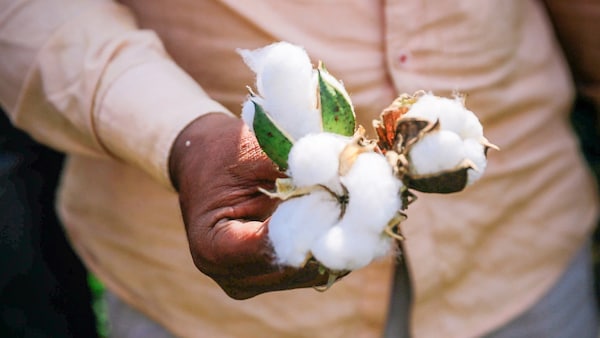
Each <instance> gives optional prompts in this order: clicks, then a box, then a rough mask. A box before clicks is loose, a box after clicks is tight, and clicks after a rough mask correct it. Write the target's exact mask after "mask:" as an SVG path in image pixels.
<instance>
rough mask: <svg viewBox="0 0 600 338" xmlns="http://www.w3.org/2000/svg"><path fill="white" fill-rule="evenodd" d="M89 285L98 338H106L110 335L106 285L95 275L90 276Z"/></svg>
mask: <svg viewBox="0 0 600 338" xmlns="http://www.w3.org/2000/svg"><path fill="white" fill-rule="evenodd" d="M88 285H89V287H90V291H91V292H92V310H93V311H94V315H95V316H96V327H97V330H98V337H100V338H106V337H108V333H109V324H108V314H107V312H106V301H105V299H104V291H105V288H104V284H102V282H101V281H100V280H99V279H98V278H96V276H94V275H93V274H91V273H90V274H88Z"/></svg>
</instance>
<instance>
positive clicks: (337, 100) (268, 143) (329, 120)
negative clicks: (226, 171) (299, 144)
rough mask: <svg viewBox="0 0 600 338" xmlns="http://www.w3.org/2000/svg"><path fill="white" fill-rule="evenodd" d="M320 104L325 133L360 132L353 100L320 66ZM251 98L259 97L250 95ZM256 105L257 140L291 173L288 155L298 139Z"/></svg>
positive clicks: (318, 71) (277, 162)
mask: <svg viewBox="0 0 600 338" xmlns="http://www.w3.org/2000/svg"><path fill="white" fill-rule="evenodd" d="M317 76H318V87H317V88H316V89H317V94H318V95H319V97H318V104H319V107H320V113H321V126H322V127H321V130H320V131H322V132H329V133H334V134H339V135H344V136H352V135H353V134H354V130H355V129H356V117H355V114H354V107H353V106H352V103H351V101H350V97H349V96H348V94H347V93H346V91H345V90H344V88H343V86H342V84H341V83H340V82H338V81H337V80H336V79H335V78H334V77H333V76H331V75H330V74H329V73H328V72H327V70H326V69H325V68H324V67H323V66H322V65H321V64H319V67H318V69H317ZM250 94H251V96H255V95H256V94H254V93H252V92H251V91H250ZM252 103H253V104H254V120H253V121H252V126H253V128H254V133H255V135H256V139H257V140H258V143H259V145H260V147H261V148H262V150H263V151H264V152H265V153H266V154H267V156H269V158H270V159H271V160H273V162H275V164H277V165H278V166H279V169H280V170H283V171H285V170H286V169H287V166H288V165H287V160H288V154H289V152H290V150H291V149H292V146H293V144H294V139H293V138H292V137H291V136H289V133H288V132H287V131H285V130H283V129H281V128H280V127H279V126H278V125H277V122H276V121H274V120H273V119H272V118H271V116H269V112H266V111H265V110H264V109H263V107H262V106H261V105H260V104H258V103H256V102H255V101H254V100H252Z"/></svg>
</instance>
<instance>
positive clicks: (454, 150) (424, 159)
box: [408, 130, 465, 175]
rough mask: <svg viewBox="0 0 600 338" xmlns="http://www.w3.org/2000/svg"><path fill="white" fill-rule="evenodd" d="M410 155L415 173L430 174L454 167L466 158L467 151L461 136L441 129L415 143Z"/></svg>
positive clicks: (412, 169)
mask: <svg viewBox="0 0 600 338" xmlns="http://www.w3.org/2000/svg"><path fill="white" fill-rule="evenodd" d="M408 156H409V161H410V163H411V171H412V172H413V173H414V174H417V175H428V174H434V173H439V172H441V171H445V170H449V169H454V168H455V167H456V166H458V165H459V164H460V162H462V161H463V160H464V159H465V151H464V147H463V141H462V140H461V139H460V136H458V135H457V134H456V133H453V132H451V131H447V130H439V131H436V132H432V133H429V134H427V135H425V136H424V137H423V138H422V139H421V140H419V141H418V142H417V143H415V144H414V145H413V147H412V148H411V150H410V152H409V154H408Z"/></svg>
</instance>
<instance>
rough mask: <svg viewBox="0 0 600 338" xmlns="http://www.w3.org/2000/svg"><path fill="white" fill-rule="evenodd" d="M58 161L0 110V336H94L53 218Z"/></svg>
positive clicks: (77, 265) (83, 279)
mask: <svg viewBox="0 0 600 338" xmlns="http://www.w3.org/2000/svg"><path fill="white" fill-rule="evenodd" d="M62 161H63V155H62V154H59V153H57V152H55V151H52V150H50V149H48V148H46V147H44V146H42V145H40V144H38V143H36V142H34V141H33V140H32V139H31V138H29V137H28V136H27V135H26V134H24V133H22V132H21V131H19V130H16V129H15V128H14V127H12V126H11V124H10V123H9V121H8V119H7V118H6V116H5V114H4V112H2V111H0V272H1V273H0V337H96V336H97V333H96V324H95V317H94V315H93V312H92V309H91V294H90V291H89V288H88V285H87V271H86V269H85V268H84V266H83V265H82V264H81V262H80V261H79V259H78V257H77V256H76V255H75V253H74V252H73V250H72V249H71V246H70V244H69V243H68V241H67V240H66V239H65V236H64V232H63V228H62V226H61V224H60V222H59V221H58V219H57V216H56V213H55V208H54V204H55V193H56V186H57V182H58V179H59V175H60V171H61V168H62Z"/></svg>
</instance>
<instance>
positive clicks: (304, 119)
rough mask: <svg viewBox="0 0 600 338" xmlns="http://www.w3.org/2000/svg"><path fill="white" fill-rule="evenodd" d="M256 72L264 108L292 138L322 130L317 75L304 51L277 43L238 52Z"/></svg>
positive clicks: (283, 43)
mask: <svg viewBox="0 0 600 338" xmlns="http://www.w3.org/2000/svg"><path fill="white" fill-rule="evenodd" d="M239 52H240V54H241V55H242V57H243V58H244V61H245V62H246V64H247V65H248V66H249V67H250V68H251V69H252V70H253V71H255V73H256V86H257V89H258V92H259V94H260V95H261V96H262V97H263V98H264V99H265V101H264V104H263V108H264V110H265V111H266V112H267V113H268V114H269V115H270V116H271V117H272V118H273V120H274V121H275V122H276V123H277V124H278V125H279V126H280V127H281V128H282V129H283V130H285V131H286V132H287V133H288V134H290V135H291V136H292V137H293V138H294V139H299V138H300V137H302V136H304V135H306V134H308V133H310V132H318V131H320V130H321V120H320V116H319V111H318V109H317V76H316V71H315V70H314V69H313V68H312V64H311V62H310V59H309V57H308V54H307V53H306V51H305V50H304V49H303V48H302V47H299V46H296V45H293V44H290V43H287V42H279V43H274V44H271V45H269V46H267V47H263V48H260V49H257V50H254V51H247V50H240V51H239Z"/></svg>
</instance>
